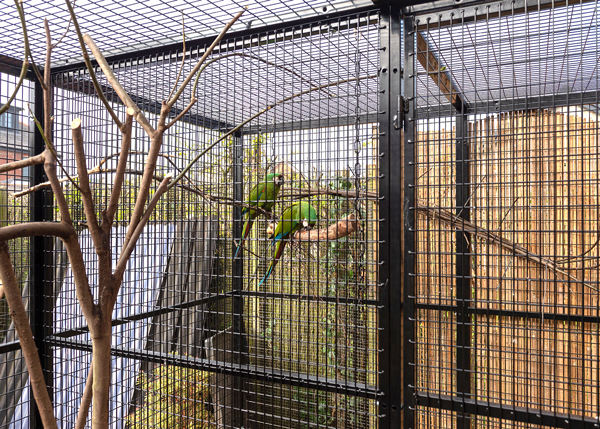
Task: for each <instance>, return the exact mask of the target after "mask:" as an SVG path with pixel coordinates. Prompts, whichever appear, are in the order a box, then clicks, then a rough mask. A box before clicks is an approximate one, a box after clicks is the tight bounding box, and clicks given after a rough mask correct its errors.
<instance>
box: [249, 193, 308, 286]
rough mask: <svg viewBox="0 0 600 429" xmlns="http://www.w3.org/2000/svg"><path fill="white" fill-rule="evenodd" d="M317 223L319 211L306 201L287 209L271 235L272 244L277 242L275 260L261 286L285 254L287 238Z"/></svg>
mask: <svg viewBox="0 0 600 429" xmlns="http://www.w3.org/2000/svg"><path fill="white" fill-rule="evenodd" d="M316 223H317V211H316V210H315V208H314V207H313V206H311V205H310V204H309V203H308V202H306V201H300V202H298V203H294V204H292V205H291V206H289V207H288V208H287V209H285V211H284V212H283V214H282V215H281V219H280V220H279V223H278V224H277V226H276V227H275V231H273V235H272V236H271V238H272V239H273V241H272V242H271V246H273V245H274V244H275V243H277V244H276V245H275V252H274V254H273V260H272V261H271V264H270V265H269V268H268V269H267V272H266V273H265V276H264V277H263V279H262V280H261V281H260V283H259V284H258V285H259V286H260V285H262V284H263V283H264V282H265V281H266V280H267V279H268V278H269V276H270V275H271V273H272V272H273V268H275V265H277V262H279V258H281V255H282V254H283V249H285V244H286V243H287V240H288V239H289V238H291V237H292V236H293V235H294V233H295V232H296V231H299V230H301V229H302V228H308V227H309V226H314V225H315V224H316Z"/></svg>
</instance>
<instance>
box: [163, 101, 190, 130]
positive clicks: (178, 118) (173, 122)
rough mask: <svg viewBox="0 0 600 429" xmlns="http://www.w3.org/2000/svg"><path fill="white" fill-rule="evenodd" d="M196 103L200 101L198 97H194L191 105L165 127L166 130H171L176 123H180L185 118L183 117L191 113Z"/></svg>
mask: <svg viewBox="0 0 600 429" xmlns="http://www.w3.org/2000/svg"><path fill="white" fill-rule="evenodd" d="M196 101H198V99H197V98H196V97H193V98H192V99H191V100H190V103H189V104H188V105H187V106H186V108H185V109H183V110H182V111H181V113H180V114H179V115H177V116H176V117H175V118H174V119H173V120H172V121H171V122H169V123H168V124H167V125H166V126H165V129H166V130H168V129H169V128H171V127H172V126H173V125H175V123H176V122H177V121H179V120H180V119H181V118H183V116H184V115H185V114H186V113H187V112H189V111H190V109H191V108H192V106H193V105H194V104H196Z"/></svg>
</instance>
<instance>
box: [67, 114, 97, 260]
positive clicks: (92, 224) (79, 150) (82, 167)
mask: <svg viewBox="0 0 600 429" xmlns="http://www.w3.org/2000/svg"><path fill="white" fill-rule="evenodd" d="M71 133H72V137H73V148H74V152H75V161H76V162H77V171H78V172H79V188H80V190H81V199H82V201H83V209H84V211H85V218H86V219H87V224H88V228H89V230H90V234H91V236H92V239H93V240H94V244H95V245H96V249H97V250H98V249H100V247H101V245H102V235H101V233H100V228H99V227H98V218H97V217H96V208H95V207H94V199H93V197H92V191H91V189H90V179H89V177H88V174H87V165H86V163H85V153H84V150H83V135H82V134H81V119H79V118H76V119H75V120H73V122H71Z"/></svg>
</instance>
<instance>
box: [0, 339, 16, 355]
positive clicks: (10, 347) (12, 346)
mask: <svg viewBox="0 0 600 429" xmlns="http://www.w3.org/2000/svg"><path fill="white" fill-rule="evenodd" d="M20 348H21V342H20V341H9V342H7V343H2V344H0V354H3V353H8V352H14V351H15V350H19V349H20Z"/></svg>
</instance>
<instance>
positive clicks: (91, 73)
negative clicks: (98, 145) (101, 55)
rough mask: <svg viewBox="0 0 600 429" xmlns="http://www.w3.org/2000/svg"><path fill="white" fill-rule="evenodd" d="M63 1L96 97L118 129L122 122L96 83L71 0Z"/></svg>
mask: <svg viewBox="0 0 600 429" xmlns="http://www.w3.org/2000/svg"><path fill="white" fill-rule="evenodd" d="M65 1H66V2H67V7H68V8H69V14H70V15H71V19H72V20H73V26H74V27H75V31H76V32H77V39H78V40H79V45H80V47H81V53H82V54H83V60H84V62H85V66H86V67H87V69H88V73H89V74H90V77H91V78H92V82H93V84H94V88H95V89H96V93H97V94H98V98H99V99H100V101H102V104H104V107H105V108H106V110H107V111H108V113H109V114H110V116H111V117H112V120H113V121H114V122H115V124H117V127H119V129H121V128H122V127H123V124H122V123H121V121H120V120H119V117H118V116H117V114H116V113H115V112H114V110H113V109H112V107H110V104H109V102H108V100H107V99H106V97H105V96H104V93H103V92H102V87H100V84H99V83H98V79H97V78H96V73H95V72H94V68H93V67H92V62H91V61H90V56H89V55H88V53H87V49H86V48H85V43H84V42H83V35H82V34H81V29H80V28H79V23H78V22H77V17H76V16H75V11H74V10H73V6H72V5H71V1H70V0H65Z"/></svg>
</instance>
